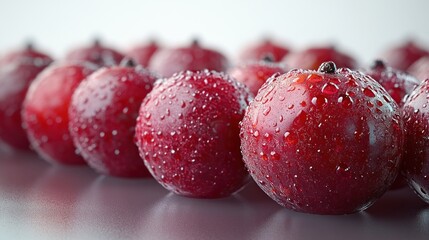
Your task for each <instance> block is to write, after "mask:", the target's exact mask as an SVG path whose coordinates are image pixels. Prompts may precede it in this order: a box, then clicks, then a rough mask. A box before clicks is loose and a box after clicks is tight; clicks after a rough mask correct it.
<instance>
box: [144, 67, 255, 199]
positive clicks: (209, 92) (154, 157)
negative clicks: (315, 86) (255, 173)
mask: <svg viewBox="0 0 429 240" xmlns="http://www.w3.org/2000/svg"><path fill="white" fill-rule="evenodd" d="M250 100H251V99H250V93H249V92H248V90H247V88H246V87H245V86H244V85H242V84H240V83H238V82H236V81H235V80H233V79H231V78H229V77H228V76H226V75H224V74H221V73H217V72H214V71H212V72H209V71H207V70H206V71H202V72H190V71H188V72H181V73H179V74H175V75H174V76H173V77H171V78H168V79H166V80H164V81H163V82H162V83H160V84H155V87H154V89H153V90H152V92H151V93H150V94H149V95H147V96H146V98H145V99H144V100H143V103H142V106H141V109H140V114H139V117H138V119H137V127H136V144H137V146H138V147H139V150H140V154H141V157H142V158H143V159H144V162H145V164H146V167H147V168H148V169H149V171H150V173H151V174H152V175H153V177H154V178H155V179H156V180H157V181H158V182H159V183H160V184H161V185H162V186H164V187H165V188H166V189H168V190H170V191H172V192H174V193H176V194H179V195H183V196H186V197H195V198H220V197H226V196H229V195H230V194H232V193H234V192H236V191H238V190H239V189H240V188H241V187H243V185H244V184H245V183H246V182H247V181H248V173H247V170H246V168H245V166H244V163H243V161H242V155H241V153H240V138H239V121H240V120H241V119H242V117H243V114H244V110H245V108H246V106H247V104H248V102H249V101H250Z"/></svg>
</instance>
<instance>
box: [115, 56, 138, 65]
mask: <svg viewBox="0 0 429 240" xmlns="http://www.w3.org/2000/svg"><path fill="white" fill-rule="evenodd" d="M119 66H121V67H129V68H133V67H136V66H137V64H136V62H135V61H134V60H133V59H132V58H128V57H126V58H124V59H122V61H121V63H120V64H119Z"/></svg>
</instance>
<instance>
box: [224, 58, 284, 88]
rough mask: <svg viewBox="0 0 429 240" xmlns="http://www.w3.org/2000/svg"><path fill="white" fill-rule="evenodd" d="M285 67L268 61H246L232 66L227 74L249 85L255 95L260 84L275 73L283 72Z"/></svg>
mask: <svg viewBox="0 0 429 240" xmlns="http://www.w3.org/2000/svg"><path fill="white" fill-rule="evenodd" d="M285 72H286V67H285V66H283V65H281V64H278V63H273V62H270V61H257V62H248V63H247V64H243V65H239V66H237V67H234V68H232V69H231V70H230V71H229V74H230V75H231V76H232V77H233V78H235V79H236V80H237V81H239V82H242V83H244V84H245V85H246V86H247V87H249V89H250V91H251V92H252V93H253V95H254V96H255V95H256V94H257V93H258V90H259V88H260V87H261V86H262V84H264V83H265V81H267V79H268V78H270V77H271V76H272V75H273V74H275V73H285Z"/></svg>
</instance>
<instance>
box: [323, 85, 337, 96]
mask: <svg viewBox="0 0 429 240" xmlns="http://www.w3.org/2000/svg"><path fill="white" fill-rule="evenodd" d="M322 92H323V93H325V94H329V95H331V94H334V93H336V92H338V86H337V85H335V84H334V83H330V82H328V83H325V85H323V87H322Z"/></svg>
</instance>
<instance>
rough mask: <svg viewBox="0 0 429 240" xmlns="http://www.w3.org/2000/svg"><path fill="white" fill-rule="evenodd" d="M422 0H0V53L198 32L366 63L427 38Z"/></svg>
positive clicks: (228, 48)
mask: <svg viewBox="0 0 429 240" xmlns="http://www.w3.org/2000/svg"><path fill="white" fill-rule="evenodd" d="M428 11H429V1H427V0H414V1H413V0H407V1H405V0H390V1H389V0H379V1H375V0H373V1H371V0H358V1H340V0H323V1H307V0H295V1H280V0H279V1H268V0H265V1H256V0H255V1H233V0H217V1H198V0H181V1H167V0H158V1H156V0H150V1H147V0H140V1H139V0H129V1H127V0H122V1H114V0H104V1H102V0H93V1H89V0H73V1H72V0H70V1H54V0H39V1H30V0H27V1H26V0H0V30H1V35H0V53H4V52H7V51H8V50H9V49H12V48H16V47H19V46H21V45H22V44H24V42H25V41H26V40H27V39H32V40H34V41H35V42H36V43H37V45H38V46H40V47H42V48H43V49H44V50H47V51H48V52H50V53H52V54H54V55H55V56H56V57H57V58H59V57H61V56H62V55H63V54H64V53H65V52H66V51H67V50H68V49H70V48H72V47H74V46H76V45H82V44H85V43H87V42H89V41H90V40H91V39H92V38H94V36H99V37H101V38H102V39H103V40H104V42H106V43H108V44H110V45H113V46H115V47H117V48H120V49H127V48H129V47H130V46H131V45H133V44H135V43H138V42H139V41H144V40H147V39H148V38H151V37H156V38H157V39H158V40H160V41H161V42H162V43H163V44H164V45H167V46H172V45H179V44H186V43H187V42H189V41H190V39H191V38H192V37H194V36H197V37H199V38H200V39H201V41H202V42H203V43H204V44H205V45H206V46H211V47H215V48H217V49H220V50H222V51H224V52H225V53H226V54H227V55H228V56H229V57H231V58H234V57H236V56H237V54H238V51H239V50H240V49H242V48H243V46H245V45H246V44H248V43H250V42H254V41H257V40H258V39H260V38H262V37H263V36H272V37H274V38H276V39H278V40H280V41H284V42H286V43H287V44H288V45H289V46H291V47H292V48H294V49H300V48H303V47H305V46H309V45H311V44H333V43H335V44H337V45H338V46H339V47H340V48H341V49H343V50H346V51H349V52H350V53H352V54H354V55H355V56H356V57H357V58H358V59H360V60H361V62H363V63H368V62H369V61H371V60H372V59H373V58H375V57H376V56H377V54H379V53H380V52H381V51H382V50H384V49H386V48H387V47H388V46H390V45H392V44H397V43H400V42H402V41H403V40H406V39H408V38H415V39H417V40H418V42H419V43H421V44H423V45H426V46H428V45H429V26H428V24H429V13H428Z"/></svg>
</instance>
